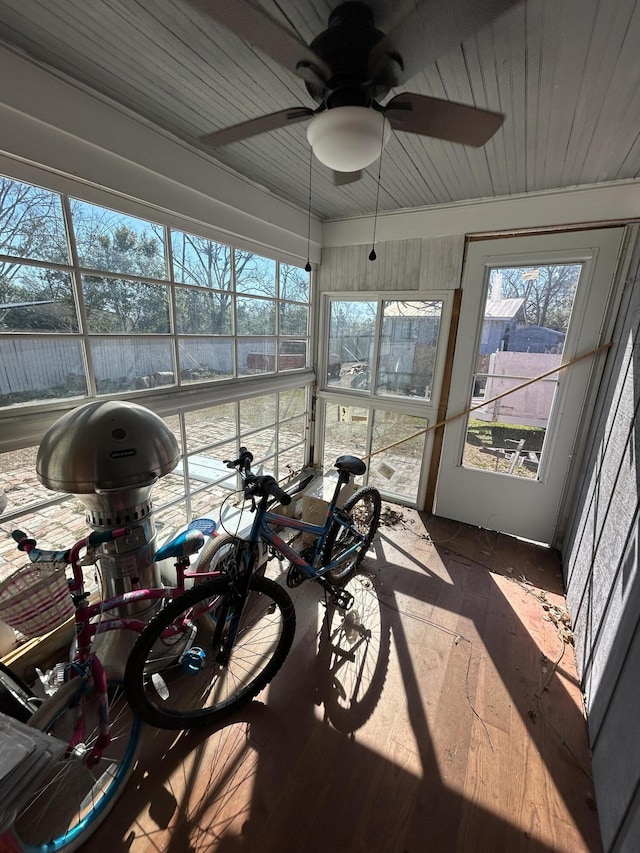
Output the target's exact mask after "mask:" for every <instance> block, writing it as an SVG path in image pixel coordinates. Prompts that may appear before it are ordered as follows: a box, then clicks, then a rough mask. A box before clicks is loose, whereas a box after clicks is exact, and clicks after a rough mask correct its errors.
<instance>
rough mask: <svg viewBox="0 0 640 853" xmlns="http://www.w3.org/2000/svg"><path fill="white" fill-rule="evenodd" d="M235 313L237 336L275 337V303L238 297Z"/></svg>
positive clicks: (268, 300) (267, 300)
mask: <svg viewBox="0 0 640 853" xmlns="http://www.w3.org/2000/svg"><path fill="white" fill-rule="evenodd" d="M236 312H237V317H238V321H237V322H238V334H239V335H275V333H276V303H275V302H274V301H273V300H271V299H251V298H250V297H249V298H247V297H242V296H238V297H237V300H236Z"/></svg>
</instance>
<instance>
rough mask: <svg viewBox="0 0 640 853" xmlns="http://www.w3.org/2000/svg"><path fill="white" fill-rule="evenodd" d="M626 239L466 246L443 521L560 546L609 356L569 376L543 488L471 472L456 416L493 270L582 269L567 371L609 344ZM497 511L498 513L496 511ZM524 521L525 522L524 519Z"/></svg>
mask: <svg viewBox="0 0 640 853" xmlns="http://www.w3.org/2000/svg"><path fill="white" fill-rule="evenodd" d="M623 238H624V227H621V226H615V227H614V226H612V227H611V228H594V229H580V230H575V231H562V232H555V233H545V234H539V233H538V234H526V235H518V236H508V237H495V238H490V239H486V240H473V241H470V242H469V243H468V244H467V250H466V254H465V263H464V266H463V273H462V292H463V297H462V307H461V316H460V324H459V327H458V336H457V344H456V353H455V356H454V363H453V368H452V385H451V392H450V396H449V408H448V413H447V416H448V418H454V419H453V420H452V421H451V422H450V423H448V424H447V426H446V428H445V435H444V440H443V448H442V455H441V459H440V466H439V471H438V483H437V487H436V497H435V511H436V512H437V513H438V514H439V515H443V516H445V517H448V518H453V519H455V520H458V521H461V522H465V523H469V524H474V525H477V526H479V527H483V528H487V529H496V530H500V532H503V533H507V534H511V535H515V536H521V537H523V538H528V539H534V540H536V541H541V542H545V543H547V544H555V543H556V542H557V541H558V537H559V535H561V532H562V529H561V527H560V526H559V520H560V519H561V518H565V517H566V512H565V506H566V501H567V497H568V494H569V490H568V485H569V483H570V482H572V480H573V476H574V472H575V469H576V464H577V462H578V461H579V454H578V449H579V448H580V447H583V446H584V435H583V430H580V429H579V426H580V423H581V420H582V414H583V413H584V411H585V404H586V401H587V399H590V398H591V397H590V395H591V393H592V389H593V386H594V379H595V378H596V377H597V376H598V366H599V365H600V364H601V363H602V361H603V360H604V355H603V356H601V357H600V359H598V358H597V357H596V358H595V359H590V360H589V359H588V360H585V361H584V362H582V363H580V364H577V365H574V366H573V367H571V368H568V369H566V370H564V371H560V373H559V383H558V388H557V392H556V395H555V399H554V403H553V408H552V412H551V419H550V423H549V432H548V435H547V436H546V438H545V444H547V443H548V444H547V448H548V449H547V452H546V453H545V458H543V460H542V466H541V469H540V472H539V476H538V479H537V480H526V479H523V478H519V477H515V476H513V475H508V474H499V473H495V472H490V471H482V470H480V469H474V468H465V467H464V466H463V465H462V462H461V460H462V452H463V447H464V443H465V438H466V426H467V417H464V416H461V417H457V418H456V417H455V416H456V415H459V414H460V413H461V412H465V411H466V410H467V409H468V408H469V407H470V405H471V402H470V401H471V392H472V387H473V385H472V382H473V375H474V373H475V370H476V354H477V351H478V345H479V340H480V335H481V332H482V324H483V316H484V304H485V300H486V293H487V289H488V284H489V270H490V269H491V268H495V267H497V266H503V267H505V266H521V265H522V266H524V265H532V266H533V265H536V264H540V263H546V262H549V261H552V262H556V263H558V264H560V263H578V262H580V263H582V264H583V270H582V273H581V276H580V281H579V283H578V289H577V291H576V297H575V302H574V309H573V312H572V316H571V322H570V326H569V328H568V330H567V338H566V344H565V349H564V353H563V358H562V363H566V362H568V361H571V359H572V358H575V357H576V356H579V355H581V354H582V353H583V352H586V351H588V350H590V349H592V348H595V347H597V346H598V345H600V344H601V343H602V342H603V340H605V331H608V327H607V323H606V319H607V317H610V315H611V306H612V304H613V303H614V302H615V295H616V293H617V292H618V290H619V288H618V287H617V285H618V283H619V282H620V274H619V267H620V264H619V260H620V252H621V248H622V245H623ZM545 246H547V247H548V248H545ZM569 372H571V381H569V376H568V374H569ZM565 407H566V408H565ZM559 414H561V415H562V416H563V417H562V418H561V417H560V416H559ZM574 422H575V425H574V426H572V424H573V423H574ZM560 463H561V464H560ZM564 469H566V470H564ZM561 470H563V473H562V475H561V474H560V473H559V472H560V471H561ZM492 490H493V491H492ZM519 501H520V503H518V502H519ZM465 502H466V505H465ZM474 502H475V503H474ZM471 504H474V505H473V506H471ZM514 507H517V509H514ZM532 507H534V508H536V511H537V513H538V516H539V518H538V519H536V518H535V517H533V516H532V515H531V512H530V511H531V508H532ZM493 509H495V510H496V511H495V512H491V510H493ZM518 512H519V513H520V515H521V516H522V517H521V518H516V516H517V515H518ZM551 516H553V518H552V519H551Z"/></svg>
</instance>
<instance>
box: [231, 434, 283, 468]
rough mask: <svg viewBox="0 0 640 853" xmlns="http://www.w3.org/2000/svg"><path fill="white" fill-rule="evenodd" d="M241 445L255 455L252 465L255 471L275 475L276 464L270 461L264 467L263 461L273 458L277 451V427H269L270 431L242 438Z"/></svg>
mask: <svg viewBox="0 0 640 853" xmlns="http://www.w3.org/2000/svg"><path fill="white" fill-rule="evenodd" d="M240 443H241V444H243V445H244V446H245V447H246V448H247V449H248V450H250V451H251V453H253V456H254V462H253V463H252V467H253V470H254V471H255V472H256V473H260V472H261V468H262V471H263V472H264V473H265V474H273V469H274V464H273V461H271V459H268V460H267V461H266V462H265V463H264V465H262V463H263V461H264V460H266V459H267V457H271V456H273V454H274V453H275V449H276V430H275V427H269V429H263V430H260V431H259V432H256V433H254V434H253V435H249V436H246V437H245V436H242V437H241V442H240Z"/></svg>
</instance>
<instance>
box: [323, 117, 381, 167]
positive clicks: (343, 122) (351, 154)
mask: <svg viewBox="0 0 640 853" xmlns="http://www.w3.org/2000/svg"><path fill="white" fill-rule="evenodd" d="M390 137H391V124H390V123H389V120H388V119H387V118H385V116H384V114H383V113H381V112H378V111H377V110H374V109H371V108H370V107H333V108H332V109H330V110H326V111H325V112H321V113H318V115H316V116H315V117H314V118H313V119H312V120H311V123H310V124H309V126H308V128H307V139H308V140H309V144H310V145H311V148H312V149H313V153H314V154H315V156H316V157H317V158H318V160H319V161H320V162H321V163H324V165H325V166H328V167H329V168H330V169H333V170H334V171H335V172H357V171H359V170H360V169H364V168H365V167H366V166H370V165H371V163H373V162H374V161H375V160H377V159H378V157H379V156H380V154H381V153H382V149H383V148H384V146H385V145H386V144H387V142H388V141H389V139H390Z"/></svg>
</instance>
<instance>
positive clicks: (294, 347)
mask: <svg viewBox="0 0 640 853" xmlns="http://www.w3.org/2000/svg"><path fill="white" fill-rule="evenodd" d="M306 365H307V342H306V341H286V340H285V341H283V340H281V341H280V343H279V345H278V370H280V371H284V370H295V369H296V368H300V367H306Z"/></svg>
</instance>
